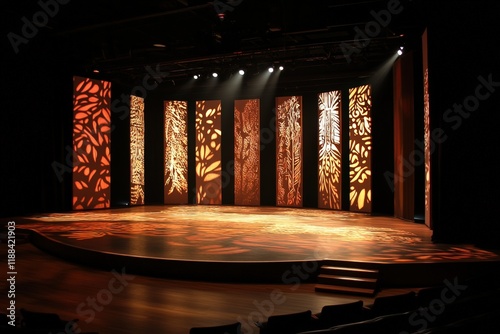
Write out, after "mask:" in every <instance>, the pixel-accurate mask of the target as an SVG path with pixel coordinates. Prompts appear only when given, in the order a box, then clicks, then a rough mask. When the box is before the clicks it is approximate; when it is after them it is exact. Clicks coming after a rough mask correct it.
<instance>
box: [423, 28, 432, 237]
mask: <svg viewBox="0 0 500 334" xmlns="http://www.w3.org/2000/svg"><path fill="white" fill-rule="evenodd" d="M428 57H429V56H428V49H427V29H426V30H425V31H424V33H423V35H422V60H423V69H424V156H425V181H424V182H425V185H424V187H425V188H424V191H425V225H427V226H428V227H429V228H432V219H431V116H430V115H431V114H430V100H429V59H428Z"/></svg>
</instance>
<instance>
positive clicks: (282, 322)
mask: <svg viewBox="0 0 500 334" xmlns="http://www.w3.org/2000/svg"><path fill="white" fill-rule="evenodd" d="M314 325H315V321H314V319H313V317H312V312H311V310H307V311H303V312H297V313H289V314H281V315H273V316H270V317H269V318H268V319H267V321H266V322H265V323H263V324H261V325H260V326H259V328H260V334H295V333H300V332H303V331H306V330H311V329H313V328H314V327H313V326H314Z"/></svg>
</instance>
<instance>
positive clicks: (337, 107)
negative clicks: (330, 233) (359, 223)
mask: <svg viewBox="0 0 500 334" xmlns="http://www.w3.org/2000/svg"><path fill="white" fill-rule="evenodd" d="M318 108H319V158H318V159H319V171H318V181H319V184H318V193H319V194H318V206H319V207H320V208H323V209H335V210H340V209H341V198H342V197H341V190H342V186H341V182H342V180H341V166H342V143H341V138H342V134H341V92H340V91H331V92H326V93H321V94H319V95H318Z"/></svg>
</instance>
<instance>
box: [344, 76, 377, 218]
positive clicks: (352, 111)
mask: <svg viewBox="0 0 500 334" xmlns="http://www.w3.org/2000/svg"><path fill="white" fill-rule="evenodd" d="M371 98H372V97H371V86H370V85H364V86H359V87H355V88H351V89H349V164H350V168H349V180H350V194H349V197H350V210H351V211H357V212H371V206H372V198H371V197H372V196H371V195H372V191H371V190H372V189H371V183H372V176H371V150H372V135H371V132H372V130H371V123H372V121H371V105H372V101H371Z"/></svg>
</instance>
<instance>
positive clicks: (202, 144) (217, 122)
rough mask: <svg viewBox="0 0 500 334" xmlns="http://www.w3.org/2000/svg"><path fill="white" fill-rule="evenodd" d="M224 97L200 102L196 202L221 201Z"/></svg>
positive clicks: (197, 108) (197, 134)
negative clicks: (222, 103) (222, 108)
mask: <svg viewBox="0 0 500 334" xmlns="http://www.w3.org/2000/svg"><path fill="white" fill-rule="evenodd" d="M221 135H222V132H221V101H220V100H211V101H197V102H196V148H195V157H196V202H197V203H198V204H221V203H222V182H221V175H222V173H221V172H222V170H221Z"/></svg>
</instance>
